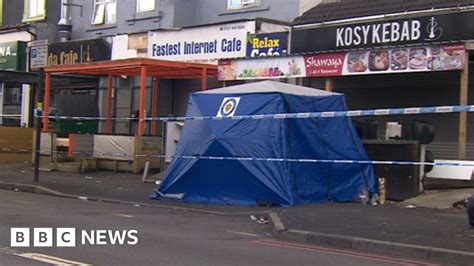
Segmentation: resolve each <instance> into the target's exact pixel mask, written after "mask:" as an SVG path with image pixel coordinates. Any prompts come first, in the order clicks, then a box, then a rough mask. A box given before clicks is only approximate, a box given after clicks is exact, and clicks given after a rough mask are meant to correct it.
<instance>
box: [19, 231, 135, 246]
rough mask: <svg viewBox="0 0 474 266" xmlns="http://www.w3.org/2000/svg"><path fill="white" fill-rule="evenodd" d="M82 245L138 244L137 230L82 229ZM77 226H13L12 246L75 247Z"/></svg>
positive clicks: (80, 238)
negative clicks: (54, 227)
mask: <svg viewBox="0 0 474 266" xmlns="http://www.w3.org/2000/svg"><path fill="white" fill-rule="evenodd" d="M79 232H80V234H79V236H80V237H79V239H77V240H80V242H79V243H80V244H81V245H130V246H133V245H136V244H138V231H137V230H80V231H79ZM76 236H77V235H76V228H56V229H55V230H53V228H31V229H30V228H11V229H10V246H11V247H30V246H31V245H32V246H33V247H53V246H55V247H75V246H76V245H77V241H76Z"/></svg>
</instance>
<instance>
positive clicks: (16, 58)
mask: <svg viewBox="0 0 474 266" xmlns="http://www.w3.org/2000/svg"><path fill="white" fill-rule="evenodd" d="M26 47H27V43H26V42H6V43H0V69H3V70H25V67H26V53H25V52H26Z"/></svg>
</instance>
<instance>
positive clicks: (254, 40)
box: [247, 32, 288, 57]
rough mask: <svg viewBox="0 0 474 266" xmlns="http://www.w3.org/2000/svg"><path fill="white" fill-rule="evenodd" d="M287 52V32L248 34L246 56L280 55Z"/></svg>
mask: <svg viewBox="0 0 474 266" xmlns="http://www.w3.org/2000/svg"><path fill="white" fill-rule="evenodd" d="M287 53H288V32H276V33H264V34H249V35H248V37H247V57H263V56H281V55H286V54H287Z"/></svg>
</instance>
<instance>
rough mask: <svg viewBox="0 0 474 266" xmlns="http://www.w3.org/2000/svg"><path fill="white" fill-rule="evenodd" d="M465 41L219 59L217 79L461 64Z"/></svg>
mask: <svg viewBox="0 0 474 266" xmlns="http://www.w3.org/2000/svg"><path fill="white" fill-rule="evenodd" d="M465 53H466V51H465V46H464V44H449V45H431V46H414V47H410V48H408V47H398V48H394V49H377V50H360V51H351V52H336V53H319V54H307V55H302V56H285V57H265V58H248V59H237V60H219V68H218V78H219V80H246V79H268V78H297V77H333V76H350V75H372V74H389V73H392V74H395V73H410V72H427V71H453V70H461V69H463V68H464V65H465V64H466V62H465V58H466V56H465Z"/></svg>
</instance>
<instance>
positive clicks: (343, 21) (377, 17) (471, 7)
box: [293, 5, 474, 29]
mask: <svg viewBox="0 0 474 266" xmlns="http://www.w3.org/2000/svg"><path fill="white" fill-rule="evenodd" d="M471 10H474V5H469V6H464V7H449V8H438V9H434V8H432V9H425V10H417V11H405V12H398V13H390V14H384V15H373V16H365V17H358V18H345V19H339V20H332V21H328V22H318V23H308V24H300V25H294V26H293V28H294V29H306V28H316V27H323V26H332V25H338V24H349V23H353V22H366V21H372V20H380V19H388V18H396V17H400V16H406V15H418V14H423V13H428V14H433V13H442V12H449V11H471Z"/></svg>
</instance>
